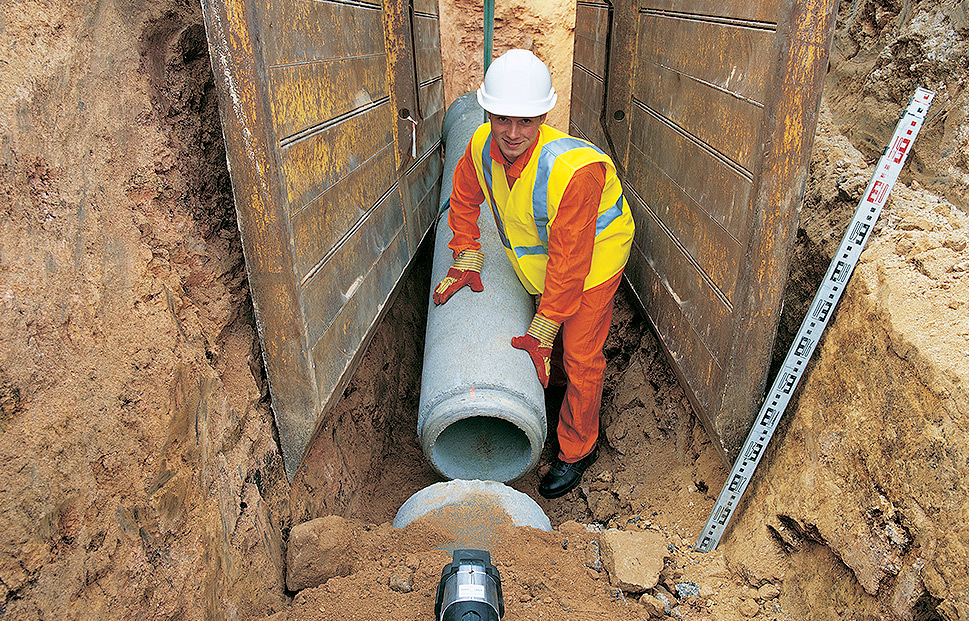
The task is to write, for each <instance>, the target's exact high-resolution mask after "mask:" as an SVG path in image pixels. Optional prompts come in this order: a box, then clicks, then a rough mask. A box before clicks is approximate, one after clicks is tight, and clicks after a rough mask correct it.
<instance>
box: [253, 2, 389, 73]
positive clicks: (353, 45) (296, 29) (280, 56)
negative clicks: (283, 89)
mask: <svg viewBox="0 0 969 621" xmlns="http://www.w3.org/2000/svg"><path fill="white" fill-rule="evenodd" d="M253 6H254V10H255V11H258V15H259V17H258V19H259V26H260V27H259V36H260V39H261V41H262V42H263V58H262V62H264V63H265V66H278V65H285V64H292V63H301V62H311V61H327V60H333V59H341V58H359V57H361V56H365V55H368V54H381V55H383V54H385V53H386V51H385V40H384V31H383V23H384V20H385V17H384V9H383V8H382V7H381V4H380V3H379V2H369V3H368V2H352V3H344V2H314V1H311V0H269V1H268V2H265V3H258V4H254V5H253Z"/></svg>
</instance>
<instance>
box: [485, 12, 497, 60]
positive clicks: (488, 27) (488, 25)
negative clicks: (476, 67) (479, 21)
mask: <svg viewBox="0 0 969 621" xmlns="http://www.w3.org/2000/svg"><path fill="white" fill-rule="evenodd" d="M494 38H495V0H484V70H485V72H487V71H488V67H490V66H491V51H492V47H493V45H494Z"/></svg>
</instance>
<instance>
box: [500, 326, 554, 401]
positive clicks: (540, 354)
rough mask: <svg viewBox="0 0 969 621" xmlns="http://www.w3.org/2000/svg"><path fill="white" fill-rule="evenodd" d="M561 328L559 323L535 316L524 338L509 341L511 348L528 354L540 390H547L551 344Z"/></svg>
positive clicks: (518, 337) (517, 337) (514, 338)
mask: <svg viewBox="0 0 969 621" xmlns="http://www.w3.org/2000/svg"><path fill="white" fill-rule="evenodd" d="M561 326H562V324H560V323H555V322H554V321H552V320H551V319H547V318H545V317H544V316H542V315H539V314H536V315H535V317H534V318H533V319H532V325H530V326H528V332H526V333H525V336H516V337H513V338H512V339H511V346H512V347H514V348H515V349H522V350H525V351H526V352H528V355H529V356H530V357H531V359H532V364H534V365H535V371H536V372H537V373H538V381H539V382H541V383H542V388H548V375H549V373H550V372H551V369H550V367H551V363H550V359H551V357H552V343H553V342H555V335H556V334H558V332H559V328H560V327H561Z"/></svg>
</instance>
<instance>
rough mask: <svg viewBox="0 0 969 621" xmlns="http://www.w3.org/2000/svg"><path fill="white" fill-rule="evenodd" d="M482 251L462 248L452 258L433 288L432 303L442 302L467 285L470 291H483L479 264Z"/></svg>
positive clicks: (480, 263) (482, 258) (481, 258)
mask: <svg viewBox="0 0 969 621" xmlns="http://www.w3.org/2000/svg"><path fill="white" fill-rule="evenodd" d="M483 263H484V253H483V252H481V251H480V250H471V249H468V250H462V251H461V253H460V254H458V256H457V258H456V259H454V265H453V266H451V268H450V269H449V270H448V271H447V276H445V277H444V280H442V281H441V282H440V283H439V284H438V285H437V287H435V288H434V303H435V304H444V303H445V302H447V301H448V298H450V297H451V296H452V295H454V293H455V292H456V291H457V290H458V289H460V288H461V287H463V286H465V285H468V286H470V287H471V290H472V291H484V285H482V284H481V266H482V264H483Z"/></svg>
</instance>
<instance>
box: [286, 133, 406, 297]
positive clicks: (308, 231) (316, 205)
mask: <svg viewBox="0 0 969 621" xmlns="http://www.w3.org/2000/svg"><path fill="white" fill-rule="evenodd" d="M395 181H396V171H395V170H394V150H393V147H392V145H389V144H388V145H387V146H385V147H384V148H383V149H381V150H380V151H379V152H377V153H376V154H375V155H373V156H371V157H370V158H369V159H368V160H366V161H365V162H363V163H362V164H361V165H360V166H359V167H358V168H356V169H355V170H354V171H353V172H351V173H350V174H348V175H347V176H345V177H343V178H342V179H340V180H339V181H337V182H336V183H335V184H333V185H331V186H330V187H328V188H327V189H326V190H324V191H323V193H322V194H320V195H319V196H318V197H317V198H316V199H315V200H313V202H311V203H310V204H309V205H307V206H306V207H305V208H303V209H301V210H299V211H298V212H296V213H295V214H294V215H293V218H292V221H293V251H294V252H295V260H296V266H295V272H296V277H297V279H298V280H299V281H300V282H302V279H303V278H305V277H306V276H307V275H308V274H309V273H310V271H311V270H312V269H313V268H314V267H316V265H317V264H318V263H319V262H320V261H321V260H323V258H324V257H325V256H326V255H327V253H329V252H330V250H332V249H333V247H334V246H336V245H337V244H338V243H339V242H340V240H341V239H343V237H344V236H345V235H346V232H347V231H348V230H350V229H351V227H353V226H354V224H355V223H357V222H359V221H360V220H362V219H363V218H364V216H366V215H367V212H368V211H369V210H370V207H371V206H372V205H374V204H376V202H377V201H378V200H379V199H380V197H381V196H383V194H384V192H386V188H388V187H390V186H392V185H393V184H394V182H395Z"/></svg>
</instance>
